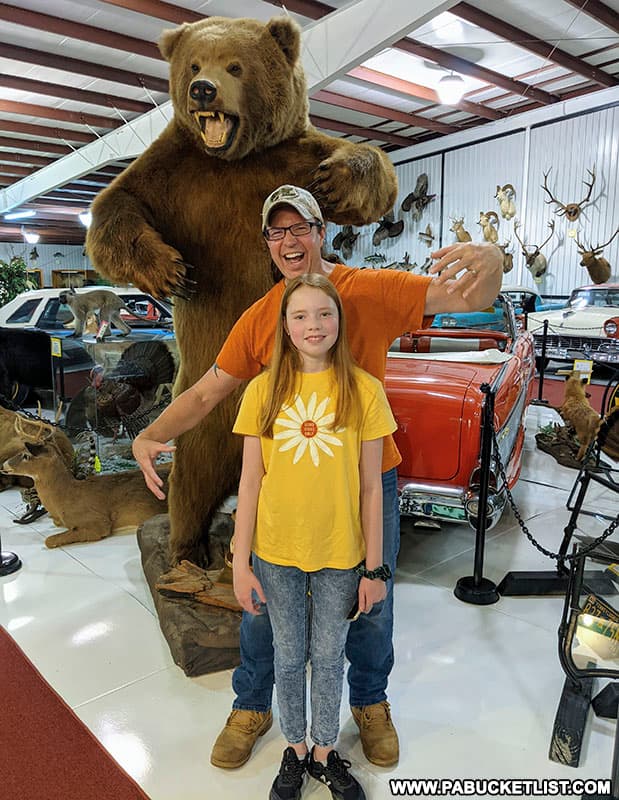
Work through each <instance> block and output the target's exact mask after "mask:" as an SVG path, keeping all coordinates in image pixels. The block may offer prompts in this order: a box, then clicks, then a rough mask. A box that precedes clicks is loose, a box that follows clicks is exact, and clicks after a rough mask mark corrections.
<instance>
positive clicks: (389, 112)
mask: <svg viewBox="0 0 619 800" xmlns="http://www.w3.org/2000/svg"><path fill="white" fill-rule="evenodd" d="M311 99H312V100H316V101H317V102H320V103H327V104H328V105H332V106H337V107H339V108H349V109H350V110H351V111H359V112H360V113H361V114H371V115H372V116H374V117H384V118H386V119H387V120H388V121H390V122H391V121H395V122H403V123H404V124H405V125H415V126H417V127H419V128H425V129H426V130H429V131H438V132H439V133H455V132H456V131H457V130H459V129H458V128H457V127H456V126H455V125H446V124H445V123H444V122H436V121H435V120H433V119H428V118H427V117H421V116H419V115H418V114H407V113H406V112H405V111H400V110H399V109H397V108H387V106H380V105H378V104H377V103H368V102H366V101H365V100H357V99H355V98H354V97H346V96H345V95H343V94H337V93H336V92H328V91H326V90H324V89H322V90H321V91H319V92H316V94H313V95H312V98H311Z"/></svg>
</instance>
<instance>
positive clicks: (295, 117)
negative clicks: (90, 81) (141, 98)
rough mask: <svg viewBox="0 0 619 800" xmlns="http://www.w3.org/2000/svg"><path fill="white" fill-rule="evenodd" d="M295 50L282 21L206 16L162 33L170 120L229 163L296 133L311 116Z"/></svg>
mask: <svg viewBox="0 0 619 800" xmlns="http://www.w3.org/2000/svg"><path fill="white" fill-rule="evenodd" d="M300 45H301V30H300V28H299V26H298V25H297V24H296V23H295V22H293V21H292V20H291V19H289V18H287V17H275V18H274V19H272V20H270V21H269V22H267V23H266V24H265V23H262V22H258V21H257V20H253V19H228V18H224V17H209V18H207V19H204V20H200V22H194V23H185V24H184V25H181V26H180V27H178V28H174V29H172V30H167V31H164V32H163V33H162V35H161V38H160V40H159V49H160V50H161V53H162V55H163V56H164V58H165V59H166V60H167V61H169V62H170V96H171V98H172V103H173V106H174V114H175V122H176V123H177V124H178V125H180V126H182V127H183V129H185V130H186V131H187V132H188V133H189V134H190V136H192V137H193V138H194V139H195V140H196V143H197V144H198V145H199V146H200V147H201V148H203V149H204V150H205V151H206V153H207V154H208V155H209V156H215V157H216V158H221V159H225V160H228V161H232V160H235V159H240V158H244V157H245V156H246V155H248V153H251V152H257V151H260V150H264V149H265V148H268V147H271V146H273V145H275V144H278V143H279V142H282V141H284V140H286V139H289V138H290V137H292V136H299V135H301V134H302V133H304V132H305V131H307V129H308V127H309V117H308V100H307V88H306V83H305V75H304V73H303V68H302V66H301V63H300V61H299V56H300Z"/></svg>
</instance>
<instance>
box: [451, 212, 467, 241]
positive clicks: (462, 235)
mask: <svg viewBox="0 0 619 800" xmlns="http://www.w3.org/2000/svg"><path fill="white" fill-rule="evenodd" d="M450 219H451V228H450V229H449V230H450V231H452V232H453V233H455V234H456V241H458V242H472V241H473V238H472V236H471V234H470V233H469V232H468V231H467V230H465V228H464V217H450Z"/></svg>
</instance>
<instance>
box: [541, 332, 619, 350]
mask: <svg viewBox="0 0 619 800" xmlns="http://www.w3.org/2000/svg"><path fill="white" fill-rule="evenodd" d="M613 344H614V342H613V340H612V339H610V340H609V339H602V338H600V337H594V338H592V337H585V336H553V335H550V336H547V337H546V347H547V348H549V349H550V348H552V349H553V350H554V349H563V350H588V351H590V352H592V353H597V352H599V351H600V350H608V347H609V345H610V346H611V347H612V346H613ZM535 346H536V349H540V348H541V346H542V337H541V336H535ZM616 346H617V347H619V340H617V344H616Z"/></svg>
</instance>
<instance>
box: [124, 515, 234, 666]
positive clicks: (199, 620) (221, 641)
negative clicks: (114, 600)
mask: <svg viewBox="0 0 619 800" xmlns="http://www.w3.org/2000/svg"><path fill="white" fill-rule="evenodd" d="M217 516H220V517H225V519H226V522H223V523H222V522H221V521H220V524H219V525H218V526H217V527H223V528H224V529H228V533H227V538H228V540H229V538H230V534H231V529H232V524H233V523H232V521H231V520H230V518H229V517H226V515H217ZM214 525H215V523H214ZM169 533H170V523H169V518H168V516H167V515H166V514H160V515H159V516H156V517H152V518H151V519H149V520H147V522H145V523H144V524H143V525H142V526H141V527H140V529H139V530H138V545H139V548H140V552H141V555H142V567H143V569H144V574H145V576H146V580H147V582H148V586H149V588H150V591H151V594H152V597H153V600H154V603H155V608H156V610H157V614H158V616H159V625H160V626H161V630H162V632H163V635H164V636H165V638H166V641H167V643H168V646H169V648H170V652H171V653H172V658H173V659H174V661H175V663H176V664H178V666H179V667H180V668H181V669H182V670H183V672H184V673H185V675H187V676H188V677H190V678H194V677H197V676H198V675H204V674H206V673H209V672H218V671H220V670H222V669H230V668H231V667H236V666H237V665H238V664H239V662H240V656H239V627H240V624H241V614H240V613H239V612H236V611H229V610H227V609H225V608H218V607H217V606H211V605H204V604H203V603H198V602H196V601H194V600H190V599H177V598H173V599H172V598H169V597H164V596H163V595H162V594H160V592H159V591H157V589H156V588H155V585H156V584H157V583H158V581H159V578H160V576H161V575H163V574H164V573H165V572H167V571H168V570H169V569H170V562H169V557H168V542H169ZM222 533H223V538H225V533H224V531H222Z"/></svg>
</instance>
